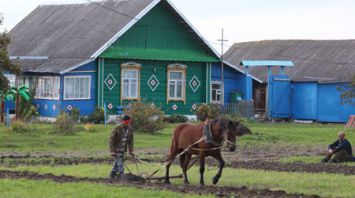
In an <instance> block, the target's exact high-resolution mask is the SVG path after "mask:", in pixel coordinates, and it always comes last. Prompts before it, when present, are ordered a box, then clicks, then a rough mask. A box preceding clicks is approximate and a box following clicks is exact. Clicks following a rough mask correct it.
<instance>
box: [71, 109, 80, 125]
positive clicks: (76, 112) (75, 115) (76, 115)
mask: <svg viewBox="0 0 355 198" xmlns="http://www.w3.org/2000/svg"><path fill="white" fill-rule="evenodd" d="M69 115H70V117H71V118H72V119H73V121H75V122H77V121H79V118H80V111H79V109H78V108H73V109H72V110H71V111H69Z"/></svg>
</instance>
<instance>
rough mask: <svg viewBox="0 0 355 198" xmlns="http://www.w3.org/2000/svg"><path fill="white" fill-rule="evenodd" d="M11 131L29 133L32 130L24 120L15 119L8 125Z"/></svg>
mask: <svg viewBox="0 0 355 198" xmlns="http://www.w3.org/2000/svg"><path fill="white" fill-rule="evenodd" d="M10 128H11V131H13V132H15V133H30V132H31V131H32V127H31V126H30V125H29V124H27V123H24V122H21V121H15V122H13V123H12V124H11V126H10Z"/></svg>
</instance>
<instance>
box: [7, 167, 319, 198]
mask: <svg viewBox="0 0 355 198" xmlns="http://www.w3.org/2000/svg"><path fill="white" fill-rule="evenodd" d="M0 178H10V179H31V180H51V181H54V182H58V183H65V182H91V183H100V184H110V185H116V186H129V187H136V188H145V189H153V190H170V191H175V192H179V193H194V194H200V195H208V194H212V195H215V196H219V197H233V196H234V197H268V198H276V197H298V198H300V197H302V198H308V197H319V196H317V195H304V194H288V193H287V192H285V191H281V190H280V191H272V190H269V189H248V188H246V187H245V186H242V187H225V186H196V185H181V186H177V185H169V184H162V183H147V182H134V181H123V180H109V179H104V178H79V177H72V176H66V175H60V176H55V175H53V174H39V173H34V172H19V171H4V170H2V171H0Z"/></svg>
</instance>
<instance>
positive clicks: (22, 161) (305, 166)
mask: <svg viewBox="0 0 355 198" xmlns="http://www.w3.org/2000/svg"><path fill="white" fill-rule="evenodd" d="M26 157H27V158H26ZM26 157H24V156H11V155H10V156H2V157H0V165H5V166H8V165H11V166H16V165H69V164H70V165H73V164H82V163H112V162H113V160H112V159H109V158H60V157H54V156H42V157H41V158H38V159H40V160H36V158H37V157H30V158H28V157H29V156H26ZM7 159H12V160H13V161H11V162H10V163H8V162H6V160H7ZM143 160H144V161H145V162H159V161H151V160H148V159H143ZM176 161H177V160H175V162H176ZM226 162H227V165H226V166H227V167H232V168H245V169H260V170H268V171H285V172H306V173H321V172H325V173H334V174H344V175H355V166H348V165H344V164H327V163H300V162H294V163H282V162H273V161H262V160H260V161H232V162H228V161H227V160H226ZM215 163H216V161H214V160H212V159H211V160H208V161H207V164H215Z"/></svg>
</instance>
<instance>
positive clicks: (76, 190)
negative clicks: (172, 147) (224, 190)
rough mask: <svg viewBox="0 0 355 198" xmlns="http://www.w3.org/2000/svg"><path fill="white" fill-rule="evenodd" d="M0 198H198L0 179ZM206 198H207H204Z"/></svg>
mask: <svg viewBox="0 0 355 198" xmlns="http://www.w3.org/2000/svg"><path fill="white" fill-rule="evenodd" d="M0 194H1V197H7V198H15V197H36V198H42V197H43V198H47V197H53V198H56V197H58V198H62V197H85V198H86V197H88V198H89V197H95V198H99V197H102V198H106V197H122V198H131V197H132V198H136V197H174V198H175V197H200V196H198V195H191V194H184V195H183V194H179V193H176V192H170V191H158V190H148V189H142V188H133V187H120V186H112V185H104V184H93V183H85V182H81V183H55V182H52V181H47V180H43V181H33V180H26V179H19V180H12V179H0ZM205 197H207V196H205Z"/></svg>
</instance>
